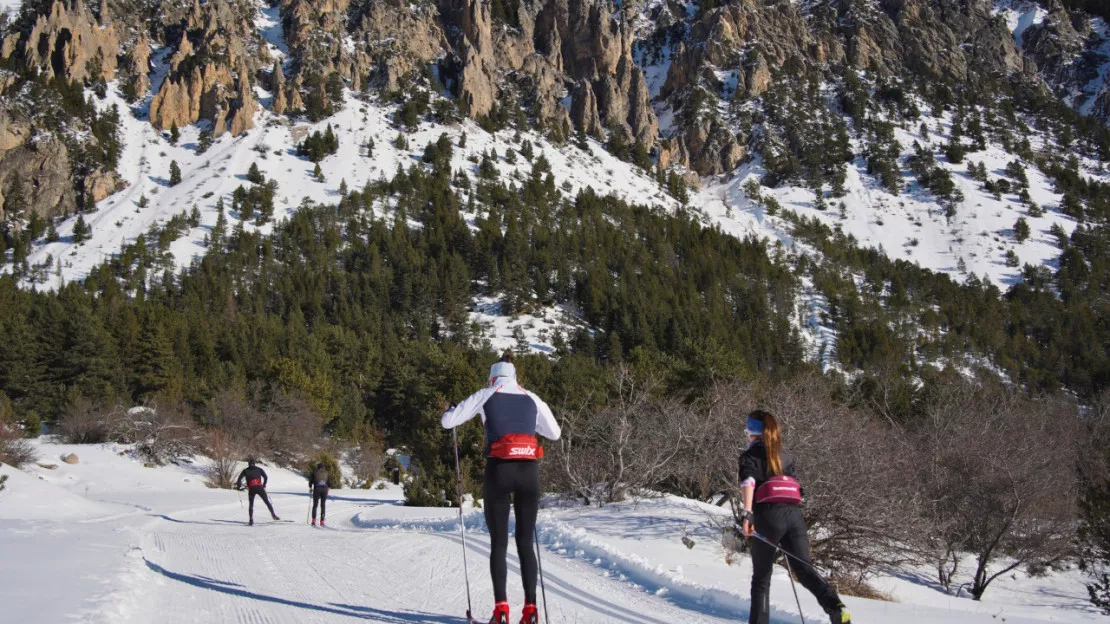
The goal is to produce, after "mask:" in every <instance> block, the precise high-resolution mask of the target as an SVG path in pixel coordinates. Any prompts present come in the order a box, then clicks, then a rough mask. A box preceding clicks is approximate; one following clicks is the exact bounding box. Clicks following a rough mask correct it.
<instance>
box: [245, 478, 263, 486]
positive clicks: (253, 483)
mask: <svg viewBox="0 0 1110 624" xmlns="http://www.w3.org/2000/svg"><path fill="white" fill-rule="evenodd" d="M247 487H262V479H251V480H250V481H247Z"/></svg>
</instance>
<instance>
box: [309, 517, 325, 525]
mask: <svg viewBox="0 0 1110 624" xmlns="http://www.w3.org/2000/svg"><path fill="white" fill-rule="evenodd" d="M323 525H324V523H323V522H321V523H320V526H323ZM312 526H316V518H313V519H312Z"/></svg>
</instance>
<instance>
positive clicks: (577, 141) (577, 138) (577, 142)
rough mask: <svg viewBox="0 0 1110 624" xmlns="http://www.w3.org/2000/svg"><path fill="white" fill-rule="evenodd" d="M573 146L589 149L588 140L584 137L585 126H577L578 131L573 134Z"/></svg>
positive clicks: (585, 150)
mask: <svg viewBox="0 0 1110 624" xmlns="http://www.w3.org/2000/svg"><path fill="white" fill-rule="evenodd" d="M574 146H575V147H577V148H578V149H580V150H582V151H584V152H588V151H589V150H590V141H589V139H588V138H587V137H586V127H585V126H584V125H583V126H578V131H577V132H576V133H575V135H574Z"/></svg>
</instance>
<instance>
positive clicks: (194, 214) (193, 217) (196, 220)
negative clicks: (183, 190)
mask: <svg viewBox="0 0 1110 624" xmlns="http://www.w3.org/2000/svg"><path fill="white" fill-rule="evenodd" d="M186 223H188V225H189V227H191V228H195V227H200V208H197V205H196V204H193V209H192V210H191V211H189V219H188V220H187V221H186Z"/></svg>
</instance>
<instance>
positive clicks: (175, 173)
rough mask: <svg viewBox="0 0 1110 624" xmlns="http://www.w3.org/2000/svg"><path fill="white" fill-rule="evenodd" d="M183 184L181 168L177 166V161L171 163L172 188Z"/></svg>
mask: <svg viewBox="0 0 1110 624" xmlns="http://www.w3.org/2000/svg"><path fill="white" fill-rule="evenodd" d="M178 184H181V167H178V166H177V161H176V160H171V161H170V186H177V185H178Z"/></svg>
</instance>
